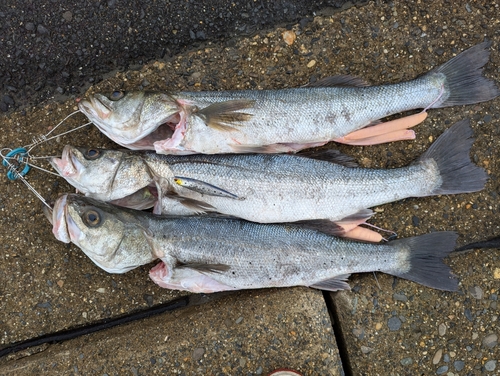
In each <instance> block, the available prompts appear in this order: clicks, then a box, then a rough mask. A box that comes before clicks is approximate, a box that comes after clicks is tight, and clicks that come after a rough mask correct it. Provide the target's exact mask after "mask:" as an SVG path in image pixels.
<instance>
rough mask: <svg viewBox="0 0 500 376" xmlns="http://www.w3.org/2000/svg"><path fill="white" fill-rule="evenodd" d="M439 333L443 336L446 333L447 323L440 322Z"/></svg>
mask: <svg viewBox="0 0 500 376" xmlns="http://www.w3.org/2000/svg"><path fill="white" fill-rule="evenodd" d="M438 333H439V335H440V336H441V337H442V336H444V335H445V334H446V325H445V324H439V326H438Z"/></svg>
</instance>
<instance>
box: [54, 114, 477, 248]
mask: <svg viewBox="0 0 500 376" xmlns="http://www.w3.org/2000/svg"><path fill="white" fill-rule="evenodd" d="M473 140H474V139H473V138H472V129H471V128H470V126H469V121H468V120H462V121H460V122H458V123H456V124H455V125H453V126H452V127H450V128H449V129H448V130H446V131H445V132H444V133H443V134H442V135H441V136H440V137H439V138H438V139H437V140H436V142H434V144H433V145H432V146H431V147H430V148H429V150H427V151H426V152H425V153H424V154H423V155H422V156H421V157H420V158H419V159H418V160H417V161H415V162H414V163H413V164H411V165H409V166H407V167H403V168H397V169H387V170H377V169H366V168H352V167H346V166H345V165H344V164H345V163H346V162H345V161H344V160H341V158H340V157H339V156H336V157H334V159H335V160H340V161H341V163H340V164H339V163H332V162H328V161H322V160H316V159H311V158H305V157H300V156H299V155H283V154H281V155H280V154H275V155H259V154H255V155H191V156H183V157H181V156H172V155H157V154H155V153H154V152H134V151H115V150H100V149H78V148H75V147H71V146H66V147H65V148H64V151H63V154H62V158H53V159H52V160H51V163H52V165H53V167H54V168H55V169H56V170H57V171H58V172H59V174H61V176H63V177H64V178H65V179H66V180H67V181H68V182H69V183H70V184H72V185H73V186H75V187H76V188H77V189H78V190H79V191H81V192H83V193H85V194H86V195H87V196H90V197H94V198H97V199H99V200H103V201H112V200H117V199H120V202H119V204H120V205H124V206H129V205H128V204H127V201H128V198H127V196H129V195H134V194H136V192H137V191H139V190H141V189H150V190H151V192H152V193H151V195H150V196H151V197H158V200H159V202H158V203H157V204H156V206H155V213H157V214H161V213H166V214H172V215H186V214H194V213H195V212H204V211H216V212H219V213H222V214H226V215H231V216H235V217H239V218H243V219H246V220H250V221H253V222H259V223H282V222H297V221H302V222H304V221H305V222H306V224H307V225H311V226H314V227H315V228H319V227H318V226H320V227H322V228H323V231H327V232H328V233H330V234H333V235H341V236H349V237H355V238H358V239H361V238H360V237H359V236H352V235H353V234H355V233H351V234H349V232H350V231H352V230H353V229H356V231H359V228H357V226H358V225H359V224H360V223H363V222H364V221H366V220H367V219H368V218H369V217H370V216H371V215H372V214H373V213H372V211H371V210H368V208H370V207H374V206H377V205H381V204H384V203H388V202H392V201H396V200H400V199H403V198H407V197H424V196H430V195H440V194H452V193H465V192H475V191H479V190H481V189H482V188H483V187H484V184H485V182H486V180H487V175H486V173H485V171H484V170H483V169H482V168H480V167H477V166H475V165H474V164H473V163H472V162H471V160H470V157H469V152H470V147H471V145H472V143H473ZM117 203H118V202H117ZM307 221H309V222H307ZM332 222H333V223H332ZM367 234H368V232H367ZM370 234H371V232H370ZM372 235H373V234H372ZM366 240H369V239H366ZM375 240H377V239H375Z"/></svg>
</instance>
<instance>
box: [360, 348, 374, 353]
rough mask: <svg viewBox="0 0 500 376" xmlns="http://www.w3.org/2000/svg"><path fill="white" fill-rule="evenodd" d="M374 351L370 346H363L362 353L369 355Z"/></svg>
mask: <svg viewBox="0 0 500 376" xmlns="http://www.w3.org/2000/svg"><path fill="white" fill-rule="evenodd" d="M372 351H373V349H372V348H371V347H368V346H361V352H362V353H363V354H369V353H371V352H372Z"/></svg>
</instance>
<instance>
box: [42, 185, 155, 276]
mask: <svg viewBox="0 0 500 376" xmlns="http://www.w3.org/2000/svg"><path fill="white" fill-rule="evenodd" d="M45 214H46V215H47V216H50V214H52V218H49V220H50V221H51V223H52V226H53V228H52V233H53V234H54V236H55V237H56V239H58V240H60V241H62V242H65V243H69V242H71V243H73V244H75V245H76V246H78V247H79V248H80V249H81V250H82V251H83V252H84V253H85V254H86V255H87V256H88V257H89V258H90V259H91V260H92V261H93V262H94V263H95V264H96V265H97V266H99V267H100V268H102V269H104V270H105V271H107V272H109V273H125V272H127V271H129V270H131V269H134V268H136V267H138V266H140V265H144V264H147V263H149V262H151V261H153V260H154V259H156V256H154V252H152V251H151V246H150V245H149V242H148V239H147V236H148V234H147V232H148V231H147V230H146V227H145V226H144V225H143V223H142V222H141V218H140V217H141V216H143V213H132V212H130V211H126V210H125V211H122V210H121V209H120V208H117V207H115V206H113V205H109V204H105V203H101V202H99V201H96V200H93V199H90V198H88V197H83V196H80V195H76V194H65V195H63V196H61V197H59V199H58V200H57V201H56V202H55V204H54V207H53V209H52V213H50V210H47V211H46V212H45ZM135 214H136V215H135Z"/></svg>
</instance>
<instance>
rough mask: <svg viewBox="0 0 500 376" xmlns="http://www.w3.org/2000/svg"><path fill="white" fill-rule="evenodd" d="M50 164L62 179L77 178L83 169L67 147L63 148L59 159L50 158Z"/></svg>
mask: <svg viewBox="0 0 500 376" xmlns="http://www.w3.org/2000/svg"><path fill="white" fill-rule="evenodd" d="M50 163H51V164H52V166H53V167H54V169H55V170H56V171H57V172H58V173H59V175H61V176H62V177H63V178H77V176H78V175H79V173H80V172H81V170H82V169H83V165H82V164H81V163H80V162H79V161H78V159H77V158H76V157H75V156H74V154H73V153H72V152H71V147H70V146H69V145H66V146H65V147H64V149H63V152H62V156H61V158H56V157H54V158H51V160H50Z"/></svg>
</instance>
